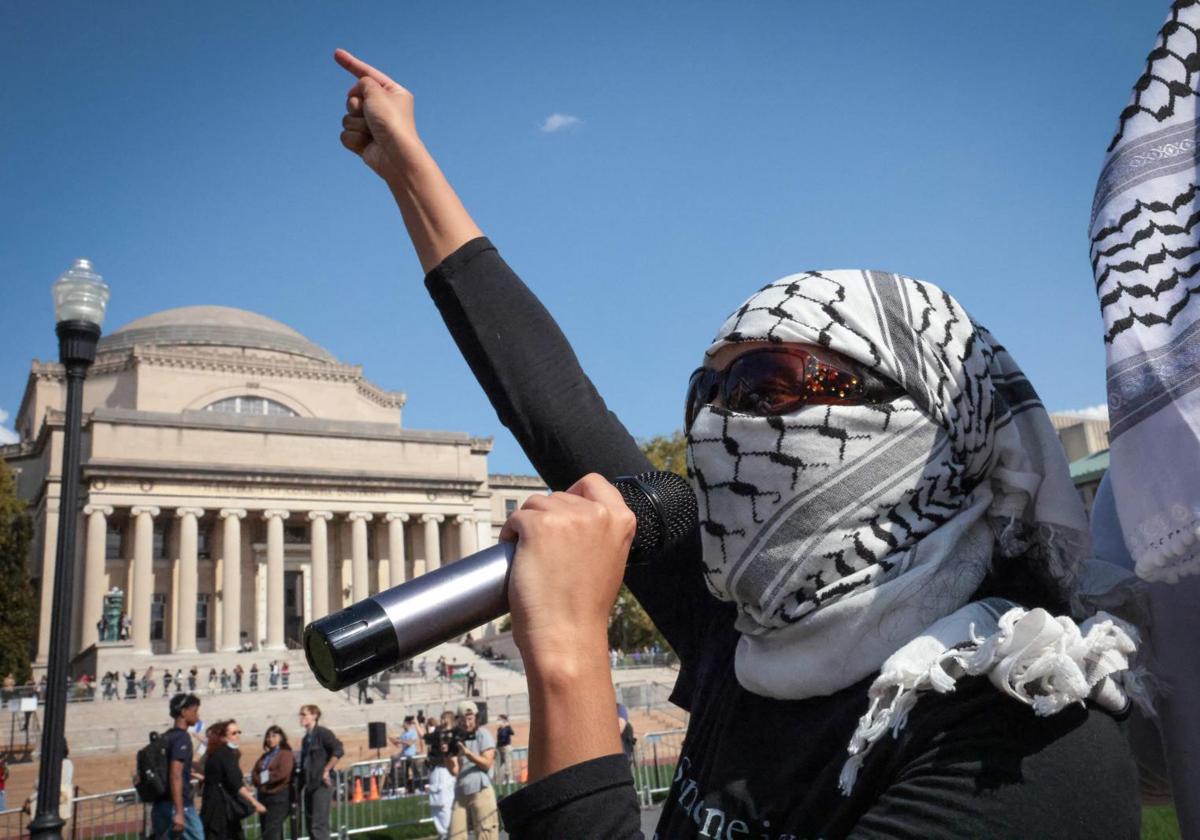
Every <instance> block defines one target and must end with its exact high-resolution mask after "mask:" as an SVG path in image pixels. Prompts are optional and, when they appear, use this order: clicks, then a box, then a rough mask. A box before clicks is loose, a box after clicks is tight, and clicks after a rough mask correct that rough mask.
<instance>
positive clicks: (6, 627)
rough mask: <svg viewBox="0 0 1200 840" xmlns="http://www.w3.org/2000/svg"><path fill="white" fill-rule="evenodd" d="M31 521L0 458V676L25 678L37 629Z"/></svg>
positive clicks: (18, 681)
mask: <svg viewBox="0 0 1200 840" xmlns="http://www.w3.org/2000/svg"><path fill="white" fill-rule="evenodd" d="M32 541H33V522H32V521H31V520H30V518H29V514H28V513H26V511H25V503H24V502H23V501H21V500H20V499H19V498H17V490H16V482H15V481H14V480H13V474H12V470H11V469H10V468H9V466H8V464H7V463H6V462H5V461H4V460H0V616H4V618H3V620H0V679H2V678H3V677H5V676H7V675H8V674H9V673H11V674H12V675H13V676H14V677H16V679H17V683H18V684H22V683H24V682H25V681H26V680H28V679H29V675H30V668H29V665H30V661H31V660H32V658H33V653H34V650H33V646H34V641H35V636H34V634H35V633H36V628H37V606H36V602H35V601H34V597H33V584H32V583H30V580H29V566H28V563H29V546H30V543H31V542H32Z"/></svg>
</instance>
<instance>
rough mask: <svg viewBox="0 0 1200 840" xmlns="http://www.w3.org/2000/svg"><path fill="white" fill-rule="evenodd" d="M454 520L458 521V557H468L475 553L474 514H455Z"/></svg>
mask: <svg viewBox="0 0 1200 840" xmlns="http://www.w3.org/2000/svg"><path fill="white" fill-rule="evenodd" d="M454 521H455V522H457V523H458V551H459V559H460V560H461V559H462V558H463V557H468V556H470V555H472V554H474V553H475V551H476V543H477V542H478V541H477V540H476V538H475V517H474V516H456V517H454Z"/></svg>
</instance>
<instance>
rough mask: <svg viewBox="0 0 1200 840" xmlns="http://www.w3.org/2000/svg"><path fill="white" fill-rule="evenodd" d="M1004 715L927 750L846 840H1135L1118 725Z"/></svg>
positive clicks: (1069, 715)
mask: <svg viewBox="0 0 1200 840" xmlns="http://www.w3.org/2000/svg"><path fill="white" fill-rule="evenodd" d="M1008 705H1011V706H1013V707H1015V708H1016V709H1017V710H1018V711H1009V712H1001V714H1004V715H1005V716H1006V718H1008V719H1006V720H1004V721H1002V722H1001V723H1002V725H999V726H991V727H986V728H985V727H977V728H975V731H972V728H971V727H962V728H959V729H956V731H953V732H950V733H948V736H947V737H943V738H938V739H933V740H931V741H930V742H929V744H928V747H927V748H926V749H924V750H922V751H921V752H920V753H919V754H917V755H915V756H913V757H912V758H911V760H909V761H907V762H906V765H905V767H904V768H903V769H902V770H901V772H900V773H899V774H898V777H897V778H896V780H895V782H893V783H892V784H891V785H889V786H888V788H887V790H886V791H885V792H884V793H883V794H882V795H880V796H879V798H878V799H877V800H876V801H875V803H874V804H873V805H872V806H871V807H870V809H869V810H868V811H867V813H866V814H864V815H863V816H862V817H861V818H860V819H859V820H858V822H857V824H856V825H855V827H854V829H853V830H852V831H851V832H850V834H849V840H885V838H886V840H902V839H906V838H911V840H957V838H962V837H971V838H976V840H1010V838H1021V840H1025V838H1036V837H1047V838H1049V837H1063V838H1066V837H1069V838H1071V840H1138V838H1139V837H1140V836H1141V828H1140V822H1141V811H1140V808H1139V805H1138V802H1137V768H1136V765H1135V763H1134V761H1133V758H1132V756H1131V755H1130V753H1129V750H1128V747H1127V746H1126V743H1125V739H1124V736H1123V734H1122V733H1121V731H1120V728H1119V725H1118V723H1117V722H1116V721H1115V720H1113V718H1112V717H1111V716H1110V715H1108V714H1106V713H1104V712H1101V711H1098V710H1094V709H1093V710H1085V709H1084V708H1082V707H1075V708H1071V709H1065V710H1063V711H1061V712H1059V713H1057V714H1055V715H1051V716H1049V717H1047V718H1036V719H1033V720H1032V721H1031V720H1030V717H1031V716H1030V715H1028V713H1027V710H1025V709H1023V708H1022V707H1020V706H1019V704H1015V703H1013V704H1008ZM1009 715H1011V717H1008V716H1009ZM981 756H982V758H981ZM862 781H866V780H860V783H861V782H862ZM1048 792H1053V794H1052V795H1051V794H1050V793H1048Z"/></svg>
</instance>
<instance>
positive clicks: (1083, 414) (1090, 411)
mask: <svg viewBox="0 0 1200 840" xmlns="http://www.w3.org/2000/svg"><path fill="white" fill-rule="evenodd" d="M1054 413H1055V414H1069V415H1071V416H1072V417H1078V418H1079V419H1081V420H1107V419H1108V406H1107V405H1104V404H1103V403H1101V404H1100V405H1091V406H1088V407H1087V408H1071V409H1066V410H1064V411H1056V412H1054Z"/></svg>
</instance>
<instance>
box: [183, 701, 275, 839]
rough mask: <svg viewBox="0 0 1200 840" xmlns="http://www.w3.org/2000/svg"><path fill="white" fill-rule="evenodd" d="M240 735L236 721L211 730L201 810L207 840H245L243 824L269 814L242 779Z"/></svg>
mask: <svg viewBox="0 0 1200 840" xmlns="http://www.w3.org/2000/svg"><path fill="white" fill-rule="evenodd" d="M241 734H242V730H241V727H239V726H238V723H237V721H236V720H222V721H218V722H217V723H214V724H213V725H212V726H210V727H209V728H208V755H207V757H206V758H205V759H204V802H203V803H202V805H201V806H200V821H201V822H202V823H203V824H204V840H243V838H244V837H245V834H244V833H243V831H242V820H243V819H244V818H245V817H247V816H249V815H250V814H251V813H258V814H265V813H266V811H267V809H266V808H265V807H264V806H263V804H262V803H261V802H259V801H258V800H257V799H255V798H254V790H253V789H252V788H250V787H249V786H248V785H246V783H245V782H244V781H243V779H242V768H241V763H240V760H241V753H240V752H239V751H238V739H239V738H240V737H241ZM243 802H244V803H245V805H243V804H242V803H243Z"/></svg>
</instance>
